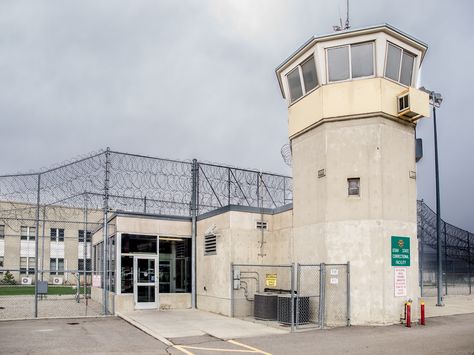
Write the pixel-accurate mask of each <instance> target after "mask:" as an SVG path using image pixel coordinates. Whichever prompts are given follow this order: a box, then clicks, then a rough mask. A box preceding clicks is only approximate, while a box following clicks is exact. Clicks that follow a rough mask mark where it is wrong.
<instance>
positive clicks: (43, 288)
mask: <svg viewBox="0 0 474 355" xmlns="http://www.w3.org/2000/svg"><path fill="white" fill-rule="evenodd" d="M47 294H48V282H47V281H38V295H47Z"/></svg>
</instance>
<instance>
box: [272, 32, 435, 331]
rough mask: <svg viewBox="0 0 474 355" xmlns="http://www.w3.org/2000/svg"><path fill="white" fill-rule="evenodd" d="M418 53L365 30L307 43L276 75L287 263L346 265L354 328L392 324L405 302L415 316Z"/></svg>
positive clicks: (421, 100)
mask: <svg viewBox="0 0 474 355" xmlns="http://www.w3.org/2000/svg"><path fill="white" fill-rule="evenodd" d="M426 50H427V46H426V45H425V44H424V43H422V42H420V41H419V40H417V39H414V38H413V37H411V36H409V35H407V34H405V33H403V32H401V31H399V30H398V29H396V28H394V27H392V26H389V25H380V26H372V27H366V28H362V29H357V30H350V31H342V32H335V33H332V34H329V35H325V36H320V37H313V38H311V39H310V40H309V41H307V42H306V43H305V44H303V45H302V46H301V47H300V48H299V49H298V50H297V51H296V52H295V53H293V54H292V55H291V56H290V57H289V58H288V59H286V60H285V61H284V62H283V63H282V64H281V65H280V66H279V67H278V68H277V69H276V74H277V78H278V82H279V84H280V88H281V92H282V95H283V97H284V98H285V99H286V100H287V103H288V113H289V118H288V126H289V139H290V142H291V148H292V158H293V167H292V168H293V183H294V195H293V197H294V199H293V228H294V229H293V238H294V246H293V251H292V253H293V257H292V258H293V260H294V261H296V262H302V263H313V262H314V263H319V262H326V263H344V262H347V261H350V265H351V291H350V292H351V320H352V324H387V323H395V322H398V321H399V320H400V314H401V313H403V304H404V302H405V301H406V300H407V299H408V298H411V299H412V300H413V301H414V302H415V303H414V305H413V309H414V310H415V315H414V316H415V318H416V317H417V314H416V310H417V309H418V305H417V301H418V298H419V296H420V291H419V282H418V280H419V277H418V247H417V245H418V243H417V237H416V231H417V220H416V219H417V214H416V164H415V126H416V121H417V120H418V119H420V118H421V117H424V116H428V115H429V98H428V95H427V94H426V93H424V92H422V91H419V90H417V89H416V87H417V85H416V83H417V81H418V77H419V70H420V66H421V63H422V61H423V57H424V55H425V52H426ZM393 243H395V244H393ZM392 244H393V245H392ZM407 256H408V257H407ZM397 272H398V274H397ZM400 273H401V274H400ZM403 274H405V275H406V279H405V280H404V279H403Z"/></svg>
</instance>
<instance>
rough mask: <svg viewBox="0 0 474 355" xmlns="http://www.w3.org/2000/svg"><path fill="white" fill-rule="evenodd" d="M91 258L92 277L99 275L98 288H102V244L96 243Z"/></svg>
mask: <svg viewBox="0 0 474 355" xmlns="http://www.w3.org/2000/svg"><path fill="white" fill-rule="evenodd" d="M93 257H94V271H95V272H94V275H100V282H101V285H100V287H101V288H103V287H104V275H103V270H104V262H103V260H104V259H103V258H104V242H100V243H97V244H96V245H94V248H93Z"/></svg>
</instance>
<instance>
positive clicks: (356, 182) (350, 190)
mask: <svg viewBox="0 0 474 355" xmlns="http://www.w3.org/2000/svg"><path fill="white" fill-rule="evenodd" d="M347 194H348V195H349V196H360V178H350V179H347Z"/></svg>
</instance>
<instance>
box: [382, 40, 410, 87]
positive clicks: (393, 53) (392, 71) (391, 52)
mask: <svg viewBox="0 0 474 355" xmlns="http://www.w3.org/2000/svg"><path fill="white" fill-rule="evenodd" d="M414 64H415V55H413V54H411V53H409V52H407V51H406V50H404V49H402V48H400V47H398V46H396V45H394V44H392V43H388V45H387V59H386V63H385V77H387V78H389V79H392V80H395V81H398V82H399V83H401V84H403V85H407V86H410V85H411V83H412V77H413V66H414Z"/></svg>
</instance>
